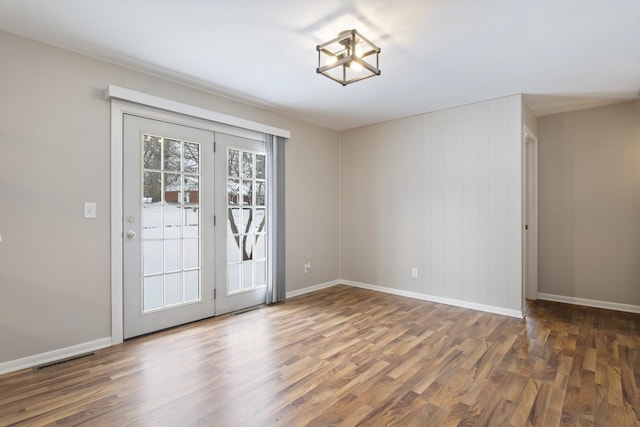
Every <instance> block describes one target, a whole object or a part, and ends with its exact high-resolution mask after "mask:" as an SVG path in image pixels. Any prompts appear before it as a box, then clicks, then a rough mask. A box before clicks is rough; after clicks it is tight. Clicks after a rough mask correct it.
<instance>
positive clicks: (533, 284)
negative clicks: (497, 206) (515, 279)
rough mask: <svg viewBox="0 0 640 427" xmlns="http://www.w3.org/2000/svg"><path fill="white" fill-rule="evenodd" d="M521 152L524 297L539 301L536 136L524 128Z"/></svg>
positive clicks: (524, 126)
mask: <svg viewBox="0 0 640 427" xmlns="http://www.w3.org/2000/svg"><path fill="white" fill-rule="evenodd" d="M522 152H523V156H522V157H523V168H522V170H523V183H522V187H523V195H524V197H523V199H522V200H523V210H522V216H523V224H524V225H525V228H524V229H523V230H522V244H523V248H522V249H523V250H522V254H523V256H522V258H523V259H522V263H523V269H522V275H523V288H524V289H523V296H524V298H527V299H533V300H535V299H538V137H537V136H536V135H535V134H534V133H533V132H532V131H531V129H529V128H528V127H527V126H526V125H523V126H522ZM523 302H524V301H523Z"/></svg>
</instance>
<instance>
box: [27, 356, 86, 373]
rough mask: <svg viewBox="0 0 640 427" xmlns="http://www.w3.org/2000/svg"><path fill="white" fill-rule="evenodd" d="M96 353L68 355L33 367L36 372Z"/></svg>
mask: <svg viewBox="0 0 640 427" xmlns="http://www.w3.org/2000/svg"><path fill="white" fill-rule="evenodd" d="M94 354H95V353H93V352H91V353H85V354H79V355H77V356H72V357H67V358H66V359H60V360H55V361H53V362H48V363H43V364H42V365H38V366H34V367H33V368H32V369H33V371H34V372H38V371H42V370H43V369H47V368H52V367H54V366H58V365H62V364H63V363H67V362H71V361H72V360H78V359H84V358H85V357H89V356H93V355H94Z"/></svg>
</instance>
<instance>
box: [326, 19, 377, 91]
mask: <svg viewBox="0 0 640 427" xmlns="http://www.w3.org/2000/svg"><path fill="white" fill-rule="evenodd" d="M316 50H317V51H318V68H316V72H317V73H320V74H322V75H324V76H327V77H328V78H330V79H331V80H334V81H336V82H338V83H340V84H341V85H342V86H346V85H348V84H349V83H353V82H357V81H359V80H363V79H366V78H369V77H373V76H379V75H380V69H379V68H378V57H379V55H380V48H379V47H378V46H376V45H374V44H373V43H371V42H370V41H369V40H367V39H366V38H365V37H363V36H362V35H361V34H360V33H358V32H357V31H356V30H346V31H342V32H340V34H338V37H336V38H334V39H331V40H329V41H328V42H326V43H323V44H321V45H318V46H316ZM374 59H375V62H374Z"/></svg>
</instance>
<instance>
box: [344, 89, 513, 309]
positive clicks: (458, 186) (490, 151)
mask: <svg viewBox="0 0 640 427" xmlns="http://www.w3.org/2000/svg"><path fill="white" fill-rule="evenodd" d="M521 109H522V101H521V96H520V95H513V96H509V97H504V98H499V99H494V100H490V101H485V102H479V103H475V104H469V105H465V106H462V107H457V108H452V109H447V110H442V111H437V112H433V113H427V114H422V115H418V116H413V117H408V118H404V119H399V120H394V121H390V122H385V123H380V124H376V125H371V126H366V127H363V128H358V129H352V130H348V131H345V132H343V133H342V134H341V146H340V152H341V159H340V160H341V162H340V168H341V169H340V176H341V201H340V205H341V257H342V260H341V265H342V278H343V279H344V280H345V281H351V282H357V283H365V284H370V285H371V286H374V287H377V288H388V289H390V290H392V291H405V292H409V293H412V294H416V295H427V296H429V295H430V296H432V297H434V298H433V299H437V298H446V299H448V300H450V301H459V302H460V303H461V305H463V304H464V303H473V304H478V305H481V306H485V307H495V308H496V309H497V310H498V311H500V310H508V311H510V312H511V313H512V314H519V313H521V308H522V258H521V257H522V186H521V184H522V157H521V156H522V149H521V126H522V112H521ZM413 268H417V270H418V277H417V278H416V277H412V274H411V273H412V269H413Z"/></svg>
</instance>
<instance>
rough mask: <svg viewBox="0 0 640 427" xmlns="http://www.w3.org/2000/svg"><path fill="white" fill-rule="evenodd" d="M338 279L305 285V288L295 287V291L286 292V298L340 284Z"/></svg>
mask: <svg viewBox="0 0 640 427" xmlns="http://www.w3.org/2000/svg"><path fill="white" fill-rule="evenodd" d="M341 283H342V281H340V280H332V281H330V282H324V283H320V284H319V285H313V286H307V287H306V288H302V289H296V290H295V291H291V292H287V298H293V297H297V296H298V295H304V294H308V293H309V292H315V291H319V290H320V289H326V288H330V287H332V286H336V285H339V284H341Z"/></svg>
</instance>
